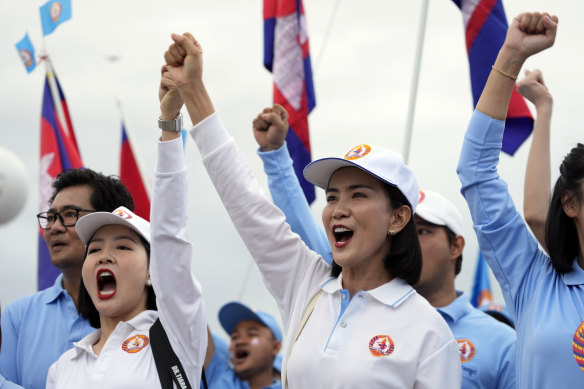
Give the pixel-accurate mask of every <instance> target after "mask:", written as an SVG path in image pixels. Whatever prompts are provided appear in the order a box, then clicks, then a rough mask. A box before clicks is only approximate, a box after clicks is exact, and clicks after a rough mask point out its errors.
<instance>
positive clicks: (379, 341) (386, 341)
mask: <svg viewBox="0 0 584 389" xmlns="http://www.w3.org/2000/svg"><path fill="white" fill-rule="evenodd" d="M394 347H395V346H394V345H393V340H391V338H390V337H389V335H377V336H374V337H373V338H371V340H370V341H369V351H370V352H371V355H373V356H374V357H386V356H388V355H389V354H391V353H392V352H393V349H394Z"/></svg>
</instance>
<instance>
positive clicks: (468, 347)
mask: <svg viewBox="0 0 584 389" xmlns="http://www.w3.org/2000/svg"><path fill="white" fill-rule="evenodd" d="M456 342H457V343H458V353H459V354H460V363H465V362H468V361H470V360H471V359H473V358H474V356H475V354H476V353H477V349H476V348H475V346H474V344H472V342H471V341H470V340H468V339H456Z"/></svg>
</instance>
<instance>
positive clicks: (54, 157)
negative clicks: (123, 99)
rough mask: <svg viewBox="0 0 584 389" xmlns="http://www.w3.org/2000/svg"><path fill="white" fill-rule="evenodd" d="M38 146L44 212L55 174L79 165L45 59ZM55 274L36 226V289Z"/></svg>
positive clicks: (70, 129) (66, 112)
mask: <svg viewBox="0 0 584 389" xmlns="http://www.w3.org/2000/svg"><path fill="white" fill-rule="evenodd" d="M47 61H48V60H47ZM51 79H52V81H54V86H55V87H56V91H55V92H56V93H55V94H53V93H52V90H53V89H52V87H51V85H52V84H51V82H50V81H51ZM54 95H56V96H58V98H59V101H58V102H57V104H59V105H60V107H61V110H62V113H63V116H64V119H65V124H66V126H64V125H63V124H64V123H62V122H61V120H60V119H59V115H58V114H57V106H56V104H55V101H54V99H53V96H54ZM40 148H41V154H40V169H39V171H40V177H39V179H40V181H39V211H40V212H44V211H46V210H47V209H48V208H49V199H50V198H51V195H52V193H53V187H52V183H53V180H54V179H55V177H57V175H58V174H59V173H61V172H62V171H64V170H68V169H74V168H80V167H83V164H82V162H81V156H80V154H79V149H78V147H77V141H76V139H75V134H74V132H73V126H72V125H71V118H70V117H69V109H68V108H67V102H66V100H65V96H64V94H63V90H62V89H61V85H60V84H59V81H58V79H57V75H56V74H54V72H53V69H52V67H51V65H50V63H49V62H47V76H46V78H45V91H44V95H43V109H42V114H41V142H40ZM58 275H59V270H58V269H57V268H56V267H54V266H53V265H52V264H51V258H50V256H49V251H48V248H47V245H46V243H45V240H44V239H43V230H42V229H40V228H39V246H38V271H37V287H38V289H39V290H42V289H45V288H47V287H49V286H51V285H53V283H54V282H55V278H57V276H58Z"/></svg>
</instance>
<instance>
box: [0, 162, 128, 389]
mask: <svg viewBox="0 0 584 389" xmlns="http://www.w3.org/2000/svg"><path fill="white" fill-rule="evenodd" d="M53 189H54V194H53V196H52V197H51V199H50V200H49V203H50V206H49V209H48V210H47V211H46V212H41V213H39V214H38V215H37V218H38V222H39V225H40V227H41V228H42V229H43V230H44V239H45V242H46V244H47V247H48V249H49V254H50V256H51V263H52V264H53V265H54V266H55V267H57V268H58V269H59V270H60V271H61V275H59V277H57V279H56V280H55V284H54V285H53V286H51V287H49V288H47V289H45V290H43V291H40V292H38V293H35V294H32V295H29V296H25V297H22V298H20V299H17V300H16V301H14V302H12V303H11V304H9V305H7V306H6V309H5V310H4V311H3V312H2V318H1V320H2V334H3V339H2V340H3V342H2V350H1V351H0V371H1V372H2V374H3V375H4V377H6V379H7V380H9V381H12V382H14V383H17V384H19V385H21V386H24V387H25V388H27V389H37V388H38V389H41V388H44V387H45V383H46V379H47V372H48V370H49V367H50V366H51V365H52V364H53V363H54V362H55V361H56V360H57V359H58V358H59V356H60V355H61V354H62V353H63V352H65V351H66V350H68V349H70V348H71V347H73V342H76V341H78V340H80V339H81V338H83V337H84V336H85V335H87V334H88V333H89V332H91V331H93V330H94V329H93V328H92V327H91V326H90V325H89V323H88V322H87V321H86V320H84V319H83V318H81V317H80V316H79V315H78V313H77V297H78V294H79V285H80V283H81V267H82V265H83V259H84V257H85V246H84V244H83V243H82V242H81V240H80V239H79V237H78V236H77V233H76V232H75V223H77V220H78V219H79V218H80V217H83V216H85V215H87V214H88V213H91V212H97V211H106V212H111V211H113V210H114V209H116V208H117V207H119V206H124V207H126V208H128V209H130V210H133V209H134V201H133V200H132V196H131V194H130V192H129V191H128V189H127V188H126V187H125V186H124V184H122V182H121V181H120V180H119V179H118V178H117V177H113V176H110V177H106V176H104V175H103V174H101V173H97V172H95V171H93V170H91V169H72V170H68V171H66V172H63V173H61V174H59V176H57V178H56V180H55V181H54V183H53Z"/></svg>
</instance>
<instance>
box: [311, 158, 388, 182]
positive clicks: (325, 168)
mask: <svg viewBox="0 0 584 389" xmlns="http://www.w3.org/2000/svg"><path fill="white" fill-rule="evenodd" d="M342 167H356V168H359V169H361V170H363V171H364V172H366V173H369V174H371V175H372V176H373V177H375V178H377V179H378V180H380V181H383V182H385V183H387V184H389V185H392V186H396V185H395V184H394V183H393V182H390V181H388V180H386V179H385V178H383V177H379V176H378V175H377V174H375V173H373V172H371V171H369V170H367V169H365V168H363V166H361V165H358V164H356V163H354V162H351V161H348V160H346V159H343V158H337V157H333V158H322V159H318V160H316V161H314V162H311V163H309V164H308V165H306V167H305V168H304V171H303V175H304V178H306V180H307V181H308V182H310V183H312V184H313V185H316V186H318V187H319V188H322V189H326V188H327V186H328V184H329V181H330V179H331V176H332V175H333V173H334V172H335V171H337V170H339V169H340V168H342Z"/></svg>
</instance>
